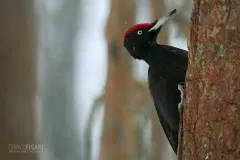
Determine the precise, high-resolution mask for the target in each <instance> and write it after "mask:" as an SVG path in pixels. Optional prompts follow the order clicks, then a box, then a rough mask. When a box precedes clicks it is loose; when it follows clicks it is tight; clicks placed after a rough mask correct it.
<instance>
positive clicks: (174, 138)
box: [154, 103, 178, 154]
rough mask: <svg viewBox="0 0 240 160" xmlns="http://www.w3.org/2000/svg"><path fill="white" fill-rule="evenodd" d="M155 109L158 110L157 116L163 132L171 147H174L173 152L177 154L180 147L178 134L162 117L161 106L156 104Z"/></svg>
mask: <svg viewBox="0 0 240 160" xmlns="http://www.w3.org/2000/svg"><path fill="white" fill-rule="evenodd" d="M154 105H155V108H156V110H157V114H158V118H159V121H160V123H161V125H162V128H163V131H164V133H165V135H166V137H167V139H168V141H169V143H170V145H171V146H172V149H173V151H174V152H175V153H176V154H177V147H178V132H175V131H173V130H172V129H171V128H170V126H169V124H168V122H167V121H165V119H164V117H163V116H162V114H161V112H160V110H159V106H157V104H156V103H154Z"/></svg>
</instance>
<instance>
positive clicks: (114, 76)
mask: <svg viewBox="0 0 240 160" xmlns="http://www.w3.org/2000/svg"><path fill="white" fill-rule="evenodd" d="M134 22H135V7H134V2H133V1H129V0H121V1H119V0H112V1H111V12H110V15H109V18H108V23H107V26H106V37H107V41H108V76H107V84H106V90H105V115H104V128H103V134H102V143H101V153H100V158H101V160H112V159H119V160H122V159H124V160H130V159H136V158H137V154H138V146H139V144H138V142H139V140H138V139H137V138H138V136H137V135H138V133H137V127H136V116H135V108H134V106H133V105H134V103H135V102H134V101H135V98H136V93H134V91H133V86H134V82H135V81H134V79H133V76H132V62H131V61H132V59H131V57H130V56H129V55H128V53H127V52H126V50H125V49H124V47H123V44H122V43H123V35H124V32H125V31H126V29H127V28H128V27H130V26H132V25H133V24H134Z"/></svg>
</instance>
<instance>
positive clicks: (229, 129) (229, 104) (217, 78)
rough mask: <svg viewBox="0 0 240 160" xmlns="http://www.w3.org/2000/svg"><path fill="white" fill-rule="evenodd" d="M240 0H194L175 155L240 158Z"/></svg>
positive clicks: (186, 159) (196, 158)
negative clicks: (181, 127) (180, 119)
mask: <svg viewBox="0 0 240 160" xmlns="http://www.w3.org/2000/svg"><path fill="white" fill-rule="evenodd" d="M239 14H240V1H239V0H231V1H230V0H221V1H209V0H195V2H194V7H193V12H192V18H191V28H190V37H189V46H188V48H189V67H188V72H187V77H186V90H185V93H186V95H185V96H186V100H185V106H184V111H183V129H182V132H181V138H182V139H180V142H179V143H180V144H181V146H180V149H179V150H180V155H179V159H184V160H190V159H191V160H192V159H194V160H202V159H208V160H235V159H240V123H239V119H240V43H239V42H240V20H239Z"/></svg>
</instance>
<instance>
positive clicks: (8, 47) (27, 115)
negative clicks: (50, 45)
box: [0, 0, 37, 160]
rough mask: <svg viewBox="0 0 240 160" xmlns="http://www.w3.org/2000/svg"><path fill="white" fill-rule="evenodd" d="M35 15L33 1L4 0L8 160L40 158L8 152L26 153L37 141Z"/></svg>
mask: <svg viewBox="0 0 240 160" xmlns="http://www.w3.org/2000/svg"><path fill="white" fill-rule="evenodd" d="M33 15H34V12H33V2H32V1H30V0H17V1H16V0H1V1H0V20H1V25H0V26H1V27H0V28H1V30H0V32H1V33H0V35H1V36H0V50H1V52H0V56H1V62H0V65H1V67H0V84H1V87H0V88H1V89H0V103H1V111H0V117H1V121H0V125H1V131H0V159H4V160H16V159H18V160H35V159H37V155H36V153H25V154H23V153H8V152H9V151H10V152H11V151H12V152H22V151H24V146H25V145H27V144H36V141H35V132H34V130H35V127H34V125H35V117H34V112H35V110H34V108H35V105H34V103H35V77H36V74H35V69H36V67H35V64H36V63H35V58H36V47H35V38H36V37H35V35H34V32H35V23H34V19H33ZM14 146H18V149H17V148H15V149H14ZM19 146H20V147H19ZM32 151H33V150H32ZM29 152H30V151H29Z"/></svg>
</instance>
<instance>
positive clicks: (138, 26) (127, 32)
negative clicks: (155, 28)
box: [123, 23, 151, 39]
mask: <svg viewBox="0 0 240 160" xmlns="http://www.w3.org/2000/svg"><path fill="white" fill-rule="evenodd" d="M150 25H151V24H150V23H140V24H135V25H134V26H132V27H130V28H129V29H128V30H127V31H126V32H125V34H124V37H123V39H125V37H126V36H127V35H129V34H130V33H132V32H133V31H135V30H137V29H144V28H148V27H150Z"/></svg>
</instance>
